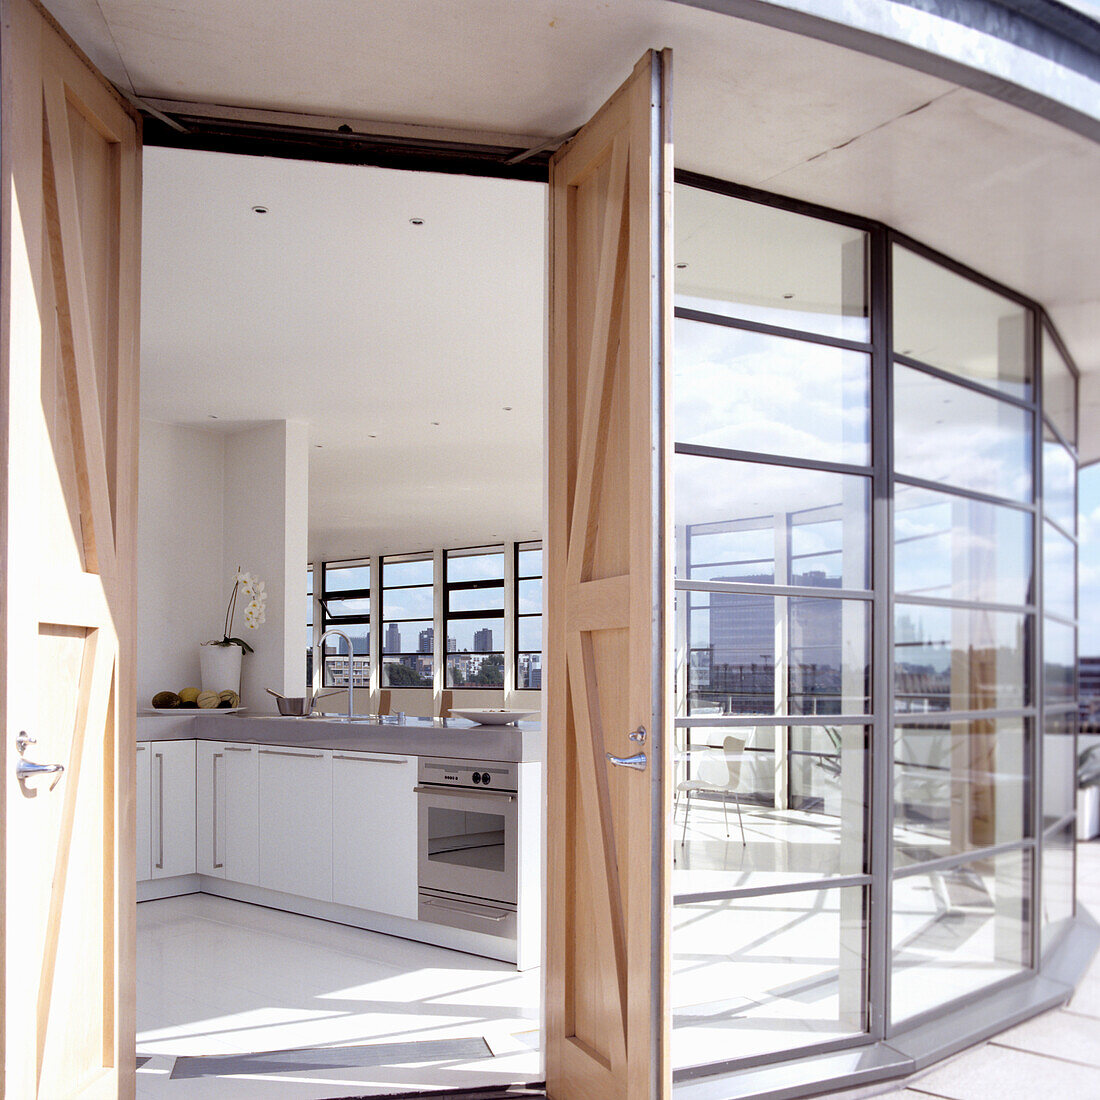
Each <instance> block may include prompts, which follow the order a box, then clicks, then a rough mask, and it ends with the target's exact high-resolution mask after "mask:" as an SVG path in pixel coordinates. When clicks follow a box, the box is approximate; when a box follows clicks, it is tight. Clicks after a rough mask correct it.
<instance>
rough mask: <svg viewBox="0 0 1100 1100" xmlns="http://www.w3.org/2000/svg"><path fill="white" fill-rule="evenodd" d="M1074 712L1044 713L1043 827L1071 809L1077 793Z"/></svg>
mask: <svg viewBox="0 0 1100 1100" xmlns="http://www.w3.org/2000/svg"><path fill="white" fill-rule="evenodd" d="M1076 732H1077V715H1076V714H1075V713H1074V712H1073V711H1063V712H1061V713H1058V712H1055V713H1053V714H1047V715H1046V717H1045V718H1044V720H1043V827H1044V828H1049V827H1050V826H1051V825H1053V824H1055V822H1058V821H1061V820H1062V818H1063V817H1065V816H1066V815H1067V814H1071V813H1073V810H1074V806H1075V802H1076V797H1077V782H1076V771H1077V740H1076V736H1075V734H1076Z"/></svg>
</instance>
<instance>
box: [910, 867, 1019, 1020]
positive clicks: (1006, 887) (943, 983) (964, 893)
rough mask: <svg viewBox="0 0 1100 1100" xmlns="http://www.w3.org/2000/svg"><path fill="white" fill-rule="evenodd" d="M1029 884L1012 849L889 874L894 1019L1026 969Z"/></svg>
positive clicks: (918, 1012) (934, 1007) (937, 1004)
mask: <svg viewBox="0 0 1100 1100" xmlns="http://www.w3.org/2000/svg"><path fill="white" fill-rule="evenodd" d="M1030 882H1031V859H1030V855H1029V853H1028V852H1026V851H1020V850H1018V851H1010V852H1003V853H1002V854H1000V855H998V856H994V857H992V858H988V859H979V860H975V861H974V862H973V863H966V864H963V865H962V866H957V867H951V868H945V869H940V870H929V871H927V872H925V873H924V874H912V875H907V876H905V877H903V878H897V879H895V881H894V886H893V927H892V932H891V939H892V943H893V969H892V974H891V981H890V988H891V1019H892V1021H893V1023H894V1024H895V1025H897V1024H898V1023H900V1022H901V1021H903V1020H907V1019H909V1018H910V1017H912V1016H917V1015H919V1014H920V1013H922V1012H927V1011H929V1010H931V1009H936V1008H939V1007H940V1006H941V1005H944V1004H947V1003H948V1002H949V1001H953V1000H955V999H956V998H957V997H962V996H964V995H965V994H967V993H972V992H974V991H975V990H978V989H982V988H984V987H985V986H989V985H992V984H993V983H994V982H998V981H1001V980H1003V979H1005V978H1009V977H1011V976H1012V975H1014V974H1018V973H1020V971H1022V970H1025V969H1027V967H1028V966H1029V965H1030V963H1031V950H1030V931H1029V921H1028V912H1029V911H1030V908H1031V888H1030Z"/></svg>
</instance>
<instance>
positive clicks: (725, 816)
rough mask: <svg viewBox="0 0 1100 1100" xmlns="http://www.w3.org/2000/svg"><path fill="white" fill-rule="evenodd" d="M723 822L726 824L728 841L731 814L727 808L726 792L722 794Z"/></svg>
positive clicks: (727, 838)
mask: <svg viewBox="0 0 1100 1100" xmlns="http://www.w3.org/2000/svg"><path fill="white" fill-rule="evenodd" d="M722 820H723V821H724V822H725V823H726V840H729V838H730V812H729V810H728V809H727V808H726V792H725V791H723V792H722Z"/></svg>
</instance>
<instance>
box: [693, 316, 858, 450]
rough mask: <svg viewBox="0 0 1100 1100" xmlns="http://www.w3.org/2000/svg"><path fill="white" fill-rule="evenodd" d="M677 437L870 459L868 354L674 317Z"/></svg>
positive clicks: (746, 447)
mask: <svg viewBox="0 0 1100 1100" xmlns="http://www.w3.org/2000/svg"><path fill="white" fill-rule="evenodd" d="M675 341H676V357H675V360H674V363H673V371H674V380H673V386H674V393H675V399H676V411H675V420H674V426H673V437H674V438H675V439H676V441H677V442H678V443H694V444H699V445H702V446H708V447H724V448H726V449H732V450H741V451H760V452H762V453H765V454H781V455H791V456H793V457H796V458H812V459H820V460H822V461H828V462H847V463H852V464H855V465H861V466H865V465H867V464H868V462H869V461H870V446H869V440H870V412H869V409H870V358H869V357H868V356H867V355H864V354H863V353H862V352H853V351H842V350H841V349H839V348H831V347H826V346H824V345H821V344H809V343H806V342H805V341H802V340H790V339H786V338H785V337H780V336H766V335H764V334H762V333H759V332H748V331H745V330H742V329H732V328H725V327H721V326H718V325H708V324H703V323H702V322H699V321H686V320H678V321H677V322H676V335H675Z"/></svg>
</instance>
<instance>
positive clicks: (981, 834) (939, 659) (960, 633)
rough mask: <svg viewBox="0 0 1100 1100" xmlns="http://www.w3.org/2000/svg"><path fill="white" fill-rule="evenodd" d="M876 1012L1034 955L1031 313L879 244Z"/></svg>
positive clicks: (913, 1006) (929, 1001) (911, 1011)
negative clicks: (888, 310)
mask: <svg viewBox="0 0 1100 1100" xmlns="http://www.w3.org/2000/svg"><path fill="white" fill-rule="evenodd" d="M892 264H893V279H892V283H893V298H892V307H893V315H892V316H893V349H894V356H893V409H892V413H893V449H894V512H893V534H894V537H893V542H894V754H893V755H894V762H893V765H894V766H893V772H894V774H893V884H892V892H891V896H892V919H891V930H890V939H891V951H892V960H891V968H890V1019H891V1022H892V1023H893V1024H894V1025H896V1024H899V1023H901V1022H904V1021H906V1020H911V1019H913V1018H915V1017H919V1016H921V1015H922V1014H924V1013H927V1012H932V1011H934V1010H937V1009H939V1008H941V1007H942V1006H943V1005H944V1004H946V1003H948V1002H950V1001H953V1000H955V999H957V998H959V997H962V996H965V995H967V994H971V993H974V992H975V991H976V990H979V989H983V988H985V987H987V986H990V985H993V984H995V983H996V982H998V981H1001V980H1003V979H1005V978H1009V977H1012V976H1013V975H1016V974H1019V973H1021V972H1022V971H1024V970H1025V969H1027V968H1028V967H1030V966H1031V963H1032V930H1031V927H1030V922H1029V914H1030V913H1031V911H1032V910H1031V906H1032V896H1033V881H1032V880H1033V875H1034V869H1035V868H1034V836H1035V831H1034V826H1033V823H1032V816H1031V805H1030V792H1031V783H1030V776H1031V775H1032V763H1031V762H1032V753H1033V745H1034V736H1035V735H1034V729H1035V716H1036V713H1037V712H1036V690H1035V646H1036V614H1035V611H1036V608H1035V604H1036V598H1035V567H1034V563H1035V508H1034V503H1033V502H1034V499H1035V488H1036V487H1035V479H1034V472H1035V458H1034V454H1035V449H1034V439H1035V434H1034V433H1035V426H1036V381H1035V380H1036V370H1035V353H1034V345H1035V338H1034V337H1035V327H1034V314H1033V312H1032V311H1031V310H1030V309H1028V308H1026V307H1025V306H1023V305H1021V304H1020V303H1019V302H1017V301H1016V300H1014V299H1011V298H1008V297H1005V296H1003V295H1001V294H999V293H996V292H994V291H992V290H990V289H989V288H987V287H985V286H982V285H980V284H978V283H976V282H974V281H972V280H970V279H967V278H965V277H963V276H962V275H960V274H958V273H956V272H954V271H951V270H949V269H948V268H946V267H944V266H942V265H940V264H938V263H935V262H933V261H932V260H930V259H928V258H926V257H925V256H923V255H920V254H918V253H917V252H915V251H913V250H911V249H909V248H906V247H902V246H900V245H894V247H893V249H892Z"/></svg>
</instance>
